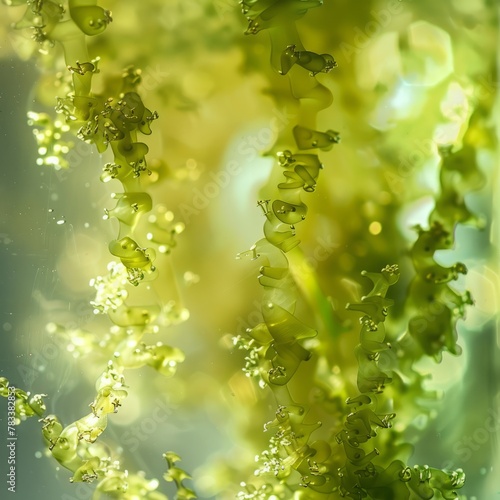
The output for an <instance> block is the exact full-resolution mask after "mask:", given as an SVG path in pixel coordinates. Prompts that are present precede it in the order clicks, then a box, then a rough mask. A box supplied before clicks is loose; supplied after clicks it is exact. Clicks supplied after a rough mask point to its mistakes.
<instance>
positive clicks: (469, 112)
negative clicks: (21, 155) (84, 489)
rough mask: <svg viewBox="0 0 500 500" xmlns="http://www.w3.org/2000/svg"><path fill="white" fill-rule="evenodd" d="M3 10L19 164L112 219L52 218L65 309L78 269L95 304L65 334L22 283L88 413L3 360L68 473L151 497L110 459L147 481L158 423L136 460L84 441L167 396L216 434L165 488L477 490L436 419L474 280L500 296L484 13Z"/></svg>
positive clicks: (324, 8) (182, 6)
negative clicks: (16, 67)
mask: <svg viewBox="0 0 500 500" xmlns="http://www.w3.org/2000/svg"><path fill="white" fill-rule="evenodd" d="M4 3H5V4H7V5H8V6H10V7H9V8H7V7H3V8H2V11H3V12H5V21H3V22H2V24H1V27H0V29H1V30H2V33H3V36H4V37H5V38H6V39H7V40H8V41H9V42H10V48H9V49H8V50H7V49H5V48H4V49H2V55H4V56H5V55H11V54H12V53H13V52H15V53H17V55H18V56H19V57H21V58H23V59H26V58H32V59H33V60H34V61H35V63H36V66H37V67H38V68H39V70H40V71H39V80H38V82H36V83H34V91H33V92H34V96H35V101H34V104H33V106H32V109H30V111H29V114H28V119H29V124H30V125H31V126H32V127H33V131H34V135H35V139H36V142H37V149H38V155H39V158H38V160H37V161H36V163H37V164H38V165H34V166H33V168H39V169H40V168H47V167H53V168H55V169H56V170H57V171H58V172H68V171H69V172H71V171H72V170H74V169H79V170H84V171H85V176H87V177H88V178H92V179H93V178H96V179H100V181H102V185H101V186H99V187H98V188H97V187H96V188H95V189H94V192H92V193H90V194H89V195H88V196H89V197H90V199H91V200H92V204H93V206H96V205H97V206H98V210H100V211H101V213H103V219H104V220H105V221H106V222H103V225H96V226H95V227H92V228H90V227H89V225H87V226H85V225H84V224H83V223H77V222H76V220H77V219H76V215H74V221H75V222H74V227H75V228H76V236H75V237H74V241H75V242H76V243H77V248H76V249H75V245H74V244H72V245H67V248H61V249H60V257H59V262H58V268H59V271H60V284H59V287H60V288H59V289H58V291H57V293H58V294H59V297H65V294H67V293H68V292H67V290H70V294H69V298H68V300H69V301H70V303H74V302H76V301H77V300H79V299H82V298H86V299H88V295H89V286H88V284H89V281H90V290H91V291H92V292H91V293H92V297H91V299H90V301H89V300H87V303H88V305H89V307H91V308H92V311H93V313H92V314H91V315H90V316H89V317H87V318H85V320H82V321H78V322H77V323H75V320H74V318H72V317H71V316H70V318H68V316H67V315H65V314H63V311H62V310H61V309H60V308H59V309H58V308H57V307H51V306H50V304H51V302H50V301H49V300H46V299H44V298H43V297H44V293H46V291H44V290H36V292H37V294H38V295H37V297H38V301H39V302H40V303H41V304H43V305H44V307H43V309H44V314H43V315H40V318H39V320H40V321H45V322H46V323H47V334H48V335H49V336H50V338H51V339H52V340H51V341H52V342H55V343H57V345H63V346H64V351H63V352H64V356H61V359H58V360H57V361H58V363H59V362H60V363H78V364H79V366H81V367H82V371H83V372H84V374H85V377H86V379H87V380H86V382H87V383H88V384H89V385H91V384H95V398H94V399H93V401H92V402H90V408H91V411H90V413H86V411H88V410H85V409H84V407H85V406H87V405H89V401H81V403H82V405H81V407H79V409H81V411H83V412H85V413H84V415H85V416H83V417H81V418H78V419H77V420H75V421H74V422H72V423H69V424H68V425H66V426H64V425H63V424H62V420H63V418H61V417H60V416H56V415H55V413H59V412H56V411H55V410H53V409H51V410H50V413H48V414H47V410H46V407H45V403H44V402H43V401H44V399H43V398H45V396H43V398H42V395H37V396H31V395H30V393H29V392H25V391H24V390H21V389H19V388H17V385H19V386H20V387H21V386H24V387H25V389H26V390H27V391H28V390H31V389H32V387H31V383H32V380H31V378H30V379H29V380H26V377H23V374H26V373H27V372H26V369H25V368H23V370H19V369H18V371H17V373H15V372H14V373H13V374H12V375H8V376H7V377H6V378H5V379H2V381H0V382H1V384H0V385H1V387H0V389H1V391H0V393H1V395H2V396H5V397H7V396H8V394H9V387H12V385H13V384H14V385H15V386H16V389H15V397H16V419H17V423H20V422H21V420H24V419H26V418H27V417H30V416H35V415H36V416H38V417H39V418H41V425H42V428H41V433H42V436H43V439H44V443H45V445H46V448H47V450H48V454H49V455H52V456H53V458H54V459H55V460H56V461H57V462H58V463H59V464H61V465H62V466H64V467H65V468H67V469H68V470H69V471H70V472H71V474H72V481H74V482H93V481H96V483H97V486H96V489H95V498H109V497H111V498H113V497H114V498H130V499H132V498H137V497H140V498H150V499H153V500H154V499H160V498H165V495H164V494H163V493H159V490H161V489H162V488H161V486H160V483H159V481H157V480H147V479H146V474H145V473H144V472H140V471H139V472H137V473H128V471H127V469H125V468H124V465H123V464H124V462H125V463H130V466H131V467H132V468H139V467H143V461H139V460H136V462H137V463H134V460H135V459H137V458H138V457H137V456H135V457H134V455H135V453H136V450H137V448H138V446H139V444H140V445H141V446H142V447H143V448H144V449H145V450H150V449H152V448H153V444H152V443H151V442H148V439H149V438H150V437H151V435H150V434H153V435H155V436H156V435H158V434H159V433H162V432H163V431H162V430H161V427H160V426H159V425H158V427H155V429H154V431H153V432H152V433H150V434H148V433H143V434H142V435H141V434H139V433H136V435H135V437H134V440H133V441H131V440H130V439H129V440H128V442H129V443H134V446H133V449H130V450H127V447H126V444H125V443H116V442H115V443H114V442H113V440H112V439H110V440H109V441H107V434H108V433H107V432H106V430H107V428H108V426H113V425H114V424H113V419H114V418H116V419H118V420H117V421H118V422H120V420H119V419H120V418H123V419H124V421H125V422H127V418H129V421H128V423H129V424H133V422H141V418H142V419H143V420H142V422H144V421H145V420H144V419H145V418H148V417H147V415H148V411H150V412H151V415H153V414H156V413H155V412H156V410H158V408H159V406H158V403H157V401H158V398H159V397H169V398H172V399H173V400H174V401H175V404H174V405H173V406H176V407H177V409H178V410H179V411H180V412H181V413H182V412H183V411H184V412H187V413H188V414H191V415H198V416H199V415H202V418H201V420H202V421H203V423H199V422H198V423H196V424H194V425H196V426H198V428H199V435H202V436H204V438H205V437H206V436H209V435H210V434H214V433H216V432H217V433H220V435H221V437H218V438H217V439H215V438H214V442H210V439H206V440H205V439H200V440H199V442H198V440H197V438H196V437H194V438H193V439H192V440H189V439H188V438H186V439H185V440H184V439H182V440H181V441H182V442H181V443H180V444H179V446H180V448H181V449H176V451H175V452H166V453H164V454H163V457H164V459H165V460H166V462H167V472H165V473H164V475H163V478H164V479H165V480H166V481H167V482H170V483H172V484H174V485H175V487H176V493H175V495H177V498H180V499H188V498H195V493H194V491H195V489H196V490H197V493H198V494H199V495H200V496H201V497H202V498H208V497H210V498H212V497H215V498H221V499H226V498H235V497H237V498H240V499H272V500H276V499H290V498H294V499H296V500H298V499H337V498H344V497H347V498H352V499H361V498H367V499H369V498H371V499H373V500H386V499H392V498H394V499H424V498H425V499H427V498H437V499H439V498H444V499H452V498H467V496H459V494H460V491H467V492H470V493H464V495H469V496H470V498H472V497H473V496H474V495H476V496H477V497H478V498H482V497H481V495H483V496H484V495H488V494H489V493H479V492H487V491H488V492H491V491H492V490H491V489H490V490H488V489H487V488H488V485H487V484H486V482H484V484H482V482H481V480H480V478H479V476H478V473H477V472H475V471H476V469H478V468H477V467H476V465H477V464H476V463H475V462H474V466H473V467H471V469H472V471H471V473H469V471H468V465H469V464H467V463H461V462H460V460H459V459H460V458H463V457H464V456H467V455H464V453H463V452H462V453H460V447H457V446H453V445H452V446H450V444H449V443H450V441H451V442H453V440H455V442H458V443H460V436H461V435H462V434H467V428H468V425H469V420H470V418H469V417H468V416H467V415H466V416H465V417H464V418H460V419H457V420H456V422H454V425H455V427H453V425H452V424H451V423H450V413H455V410H454V405H457V407H460V406H461V405H462V404H463V403H462V401H464V400H465V398H466V390H469V386H468V384H466V383H464V382H463V381H464V380H466V377H465V376H464V374H466V373H470V372H471V371H472V370H473V369H474V367H476V366H477V365H476V364H475V363H477V361H475V360H474V359H470V357H469V355H468V353H469V352H473V349H474V345H475V344H474V342H475V338H474V336H476V337H479V332H481V331H483V330H485V329H487V328H489V326H488V325H489V323H488V322H489V321H491V320H492V319H493V318H494V316H495V314H496V310H495V307H492V306H491V305H489V304H488V303H487V301H485V300H484V296H482V295H481V292H480V289H481V287H482V286H483V285H484V281H482V278H480V276H481V275H482V274H484V270H485V269H486V268H487V269H492V271H491V273H492V276H493V278H492V279H491V282H490V286H491V287H492V289H493V290H497V289H498V279H497V276H498V275H497V272H498V255H497V246H498V229H497V228H496V224H498V221H497V220H496V218H495V216H494V214H495V211H494V205H493V201H492V199H493V192H494V183H497V184H498V171H497V169H498V164H497V163H495V153H496V147H497V135H498V130H497V129H495V127H497V122H498V113H499V110H498V106H499V104H498V102H499V100H498V95H497V94H498V92H497V91H498V88H497V87H498V76H497V73H496V65H495V57H496V42H497V37H498V12H497V10H496V9H495V5H494V3H493V2H488V1H487V0H475V1H474V2H470V1H468V2H466V1H462V0H453V1H449V2H442V3H439V2H430V1H427V0H426V1H422V2H418V3H417V2H411V1H409V0H401V1H400V0H385V1H381V0H380V1H379V0H364V1H363V2H358V3H357V4H356V6H353V4H352V2H349V1H347V0H329V1H325V2H324V4H323V2H321V1H316V0H255V1H251V0H242V1H241V2H240V5H237V4H235V3H233V2H230V1H229V0H216V1H213V2H212V1H206V0H188V1H187V2H186V1H181V0H168V1H161V0H146V1H144V2H127V1H123V0H122V1H118V0H109V1H107V2H106V4H104V2H100V1H99V5H97V2H96V1H84V0H68V1H64V2H63V3H62V4H59V3H57V2H53V1H49V0H37V1H35V0H28V1H17V0H16V1H13V0H8V1H7V0H5V1H4ZM101 3H102V6H101ZM11 21H13V22H15V25H14V26H12V27H9V23H10V22H11ZM22 118H24V117H22ZM85 143H86V144H85ZM86 145H89V146H91V147H92V148H93V149H92V150H90V149H87V147H86ZM89 151H93V153H90V152H89ZM62 187H64V184H63V185H62ZM115 189H116V190H117V192H113V193H111V191H110V190H115ZM109 195H111V197H112V199H113V200H114V202H113V203H114V204H115V206H114V208H108V207H107V204H108V203H110V202H109ZM76 196H77V193H76V192H75V197H76ZM78 196H81V193H78ZM105 196H108V197H107V198H104V197H105ZM103 198H104V199H106V200H107V201H105V202H104V205H103V202H102V200H103ZM89 205H91V204H89ZM255 205H257V207H256V206H255ZM497 208H498V207H497ZM83 210H84V209H83V208H79V211H83ZM88 210H89V213H90V212H91V211H92V210H93V209H92V208H91V207H89V209H88ZM480 212H482V213H480ZM261 220H263V224H261ZM467 225H468V226H469V228H468V231H469V232H467V233H466V235H467V236H466V237H465V236H463V234H464V233H463V231H464V230H465V229H464V228H465V226H467ZM110 227H111V229H110ZM89 229H92V232H90V231H89ZM461 231H462V233H461ZM481 231H482V232H483V234H485V233H487V232H488V231H489V234H490V237H489V239H488V241H487V243H486V244H479V243H475V241H481V238H483V240H484V237H482V236H480V235H481ZM110 234H114V236H110ZM461 234H462V236H461ZM254 242H256V243H255V244H254ZM78 243H80V247H81V245H84V248H85V249H86V251H85V258H84V259H83V262H82V259H81V257H80V253H78ZM104 243H105V244H106V245H107V246H108V250H109V252H104V251H101V250H99V246H102V245H103V244H104ZM85 245H86V246H85ZM249 247H250V250H248V251H243V252H241V249H242V248H249ZM486 247H487V248H486ZM457 252H458V253H459V254H460V256H459V257H455V254H456V253H457ZM77 256H78V259H79V260H78V263H79V264H78V265H75V258H76V257H77ZM235 256H236V257H238V259H237V260H235V259H234V257H235ZM244 257H250V260H247V259H245V258H244ZM110 260H111V262H109V261H110ZM388 263H391V265H388ZM68 269H69V270H71V272H69V273H68V272H64V270H68ZM106 269H107V274H106ZM468 272H469V274H467V273H468ZM361 273H363V275H364V276H366V277H368V278H369V279H370V280H371V281H372V285H373V288H372V290H371V291H368V293H365V294H363V292H362V291H361V290H362V289H363V288H364V286H365V284H364V280H362V279H361V278H360V276H361ZM470 276H471V277H470ZM454 282H456V283H454ZM478 292H479V297H476V295H477V293H478ZM51 293H52V295H53V294H54V292H51ZM360 297H361V298H360ZM346 305H347V309H348V310H349V311H346ZM471 306H475V307H476V310H478V311H479V316H478V315H477V314H476V315H474V313H473V312H472V320H469V321H468V323H467V325H468V329H467V330H463V334H462V333H461V330H460V328H461V326H460V325H463V322H462V321H461V320H464V319H466V318H467V315H468V314H471V310H472V311H473V309H472V307H471ZM352 311H357V312H360V313H361V314H362V315H361V317H360V320H359V323H357V322H356V321H355V320H353V316H354V315H353V313H352ZM474 318H475V319H474ZM495 347H496V350H495V349H492V353H491V354H492V356H495V355H496V356H497V354H495V353H496V352H497V349H498V346H496V345H495ZM72 358H73V359H72ZM441 366H443V367H444V370H445V371H447V373H448V378H447V379H446V381H445V382H443V383H442V384H439V383H437V381H438V379H439V376H440V375H438V373H441V374H442V373H443V372H442V371H441V372H439V369H440V367H441ZM151 369H152V370H151ZM30 370H31V373H35V374H37V376H38V373H41V371H40V365H38V364H37V363H36V362H35V364H34V365H33V366H30ZM147 370H148V371H147ZM152 374H154V376H153V375H152ZM174 374H175V377H174V378H172V379H169V383H168V384H167V382H166V381H165V378H164V377H165V376H166V377H170V376H172V375H174ZM156 375H157V376H156ZM16 377H17V378H18V379H19V377H20V378H21V380H16ZM142 377H144V378H142ZM7 379H8V380H9V381H10V384H11V385H10V386H9V382H8V381H7ZM96 379H97V382H96ZM125 380H126V381H127V384H125ZM170 380H172V381H173V382H172V383H171V384H170ZM461 385H462V386H463V387H464V389H463V391H464V392H463V393H460V391H459V390H458V389H459V388H460V387H461ZM440 389H441V390H443V389H444V390H445V392H446V393H452V394H455V396H454V398H455V399H449V398H448V399H446V398H445V399H443V394H442V393H441V391H440ZM490 390H491V393H488V395H487V396H486V397H487V400H488V401H489V403H488V406H491V405H493V404H494V403H493V401H494V398H495V397H496V395H497V394H498V388H497V387H496V386H494V387H493V386H492V388H491V389H490ZM457 391H458V392H459V394H458V395H456V392H457ZM43 392H44V393H46V394H50V392H51V388H50V386H48V387H43ZM49 397H50V396H49ZM155 398H156V399H155ZM130 399H133V401H135V403H136V405H139V403H138V402H139V401H140V409H138V410H137V409H136V410H134V409H133V408H132V406H131V405H129V406H127V400H130ZM148 402H149V403H148ZM148 404H153V409H151V406H148ZM155 405H156V406H155ZM143 406H144V410H142V407H143ZM148 408H149V410H148ZM486 411H487V409H486V408H483V413H485V412H486ZM127 412H128V415H129V416H128V417H127ZM174 412H175V410H174ZM53 413H54V414H53ZM115 414H116V415H115ZM193 418H194V417H193ZM69 420H70V421H71V418H70V419H69ZM482 420H484V418H483V419H482ZM440 422H442V423H443V424H440ZM447 423H449V428H448V430H447V432H448V436H447V438H446V441H443V442H442V443H441V442H433V443H432V449H430V450H429V451H427V449H426V448H427V444H428V436H426V432H430V431H429V429H433V428H434V427H433V426H437V427H438V428H442V427H443V426H444V427H445V426H446V425H447ZM475 425H476V426H477V425H478V424H477V423H476V424H475ZM141 428H142V427H141ZM263 428H264V431H265V432H262V429H263ZM469 428H470V425H469ZM473 430H474V427H472V431H473ZM442 432H443V433H444V432H445V431H442ZM140 436H142V437H140ZM164 439H166V442H167V443H168V442H169V439H174V438H173V435H172V436H168V435H166V436H164V435H163V434H162V440H161V443H162V445H163V444H164V443H165V441H164ZM151 441H154V440H153V439H151ZM205 441H206V443H205ZM490 441H491V442H493V436H491V438H490ZM104 443H107V444H104ZM135 443H139V444H138V445H137V446H136V445H135ZM122 444H123V449H122V446H121V445H122ZM476 445H477V444H476ZM167 448H168V449H171V448H173V447H172V446H170V444H167ZM462 449H464V448H462ZM465 449H466V450H468V448H465ZM472 450H474V448H472ZM469 451H470V450H469ZM177 453H179V455H177ZM146 455H147V458H148V461H151V460H154V461H156V460H157V459H158V457H156V455H155V457H153V458H152V457H151V456H150V455H151V453H148V452H146ZM186 455H187V456H188V457H189V459H188V460H186V458H185V457H186ZM415 455H416V457H417V458H416V459H414V458H413V457H415ZM180 456H182V457H183V459H184V462H183V463H184V464H186V469H187V470H190V474H188V473H187V472H185V471H184V469H181V468H179V467H178V465H177V464H178V462H179V460H180ZM422 457H425V458H424V460H425V462H424V463H429V464H430V466H427V465H415V462H420V460H421V459H422ZM437 457H440V458H439V459H438V458H437ZM444 459H446V460H447V462H446V463H443V460H444ZM469 459H470V457H469V458H467V460H466V462H467V461H468V460H469ZM494 460H495V459H494V455H493V451H491V450H490V451H489V452H484V463H488V464H489V463H491V466H492V467H495V466H496V467H498V463H495V462H494ZM420 463H422V462H420ZM464 471H465V474H467V477H468V479H467V483H466V485H465V486H464V480H465V474H464ZM492 474H494V472H493V473H492ZM147 475H150V474H149V471H147ZM191 478H192V479H191ZM471 478H472V479H471ZM190 481H194V485H195V488H192V487H191V486H190ZM164 484H165V483H164ZM469 484H470V485H471V486H469ZM467 488H469V489H467Z"/></svg>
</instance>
